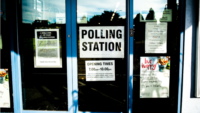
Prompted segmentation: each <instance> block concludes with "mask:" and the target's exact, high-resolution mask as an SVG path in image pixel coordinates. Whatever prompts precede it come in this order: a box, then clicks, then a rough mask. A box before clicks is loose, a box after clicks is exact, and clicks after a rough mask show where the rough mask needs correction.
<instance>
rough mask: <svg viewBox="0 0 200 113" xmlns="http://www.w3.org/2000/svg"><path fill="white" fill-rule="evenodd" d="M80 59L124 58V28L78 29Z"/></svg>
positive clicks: (99, 27) (96, 27)
mask: <svg viewBox="0 0 200 113" xmlns="http://www.w3.org/2000/svg"><path fill="white" fill-rule="evenodd" d="M79 40H80V43H79V51H80V58H124V26H108V27H107V26H87V27H82V26H81V27H79Z"/></svg>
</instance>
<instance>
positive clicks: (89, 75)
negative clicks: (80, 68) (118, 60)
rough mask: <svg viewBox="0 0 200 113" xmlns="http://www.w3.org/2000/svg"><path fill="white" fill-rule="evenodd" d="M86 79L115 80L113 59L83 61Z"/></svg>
mask: <svg viewBox="0 0 200 113" xmlns="http://www.w3.org/2000/svg"><path fill="white" fill-rule="evenodd" d="M85 68H86V81H115V61H114V60H98V61H85Z"/></svg>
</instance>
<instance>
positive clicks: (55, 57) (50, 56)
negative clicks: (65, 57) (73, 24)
mask: <svg viewBox="0 0 200 113" xmlns="http://www.w3.org/2000/svg"><path fill="white" fill-rule="evenodd" d="M59 47H60V46H59V30H58V29H35V58H34V63H35V64H34V67H35V68H62V61H61V58H60V48H59Z"/></svg>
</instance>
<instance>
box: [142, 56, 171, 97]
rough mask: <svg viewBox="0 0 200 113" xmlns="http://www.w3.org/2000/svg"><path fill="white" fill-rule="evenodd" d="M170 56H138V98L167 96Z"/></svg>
mask: <svg viewBox="0 0 200 113" xmlns="http://www.w3.org/2000/svg"><path fill="white" fill-rule="evenodd" d="M169 78H170V57H169V56H161V57H140V98H168V97H169Z"/></svg>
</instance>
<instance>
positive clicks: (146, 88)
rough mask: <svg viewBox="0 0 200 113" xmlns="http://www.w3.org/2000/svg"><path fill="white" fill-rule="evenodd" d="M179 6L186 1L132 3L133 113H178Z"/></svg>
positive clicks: (162, 0)
mask: <svg viewBox="0 0 200 113" xmlns="http://www.w3.org/2000/svg"><path fill="white" fill-rule="evenodd" d="M179 2H183V1H179V0H159V1H158V0H151V1H149V0H134V2H133V15H132V17H133V24H132V25H133V28H134V37H133V39H134V40H133V41H132V42H133V51H134V58H133V67H134V68H133V80H132V82H133V104H132V107H133V112H134V113H146V112H153V113H161V112H162V113H177V109H178V105H180V103H178V98H180V96H181V95H180V94H179V95H178V88H180V87H181V85H180V86H179V82H181V81H180V78H179V77H180V73H181V70H180V69H181V68H180V67H181V65H179V64H181V62H182V61H181V60H180V56H182V53H181V52H180V44H181V43H180V42H181V41H180V39H181V38H180V34H181V33H180V29H181V24H180V23H181V18H180V7H179ZM179 102H180V101H179ZM141 106H142V107H141ZM141 108H143V109H141Z"/></svg>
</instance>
